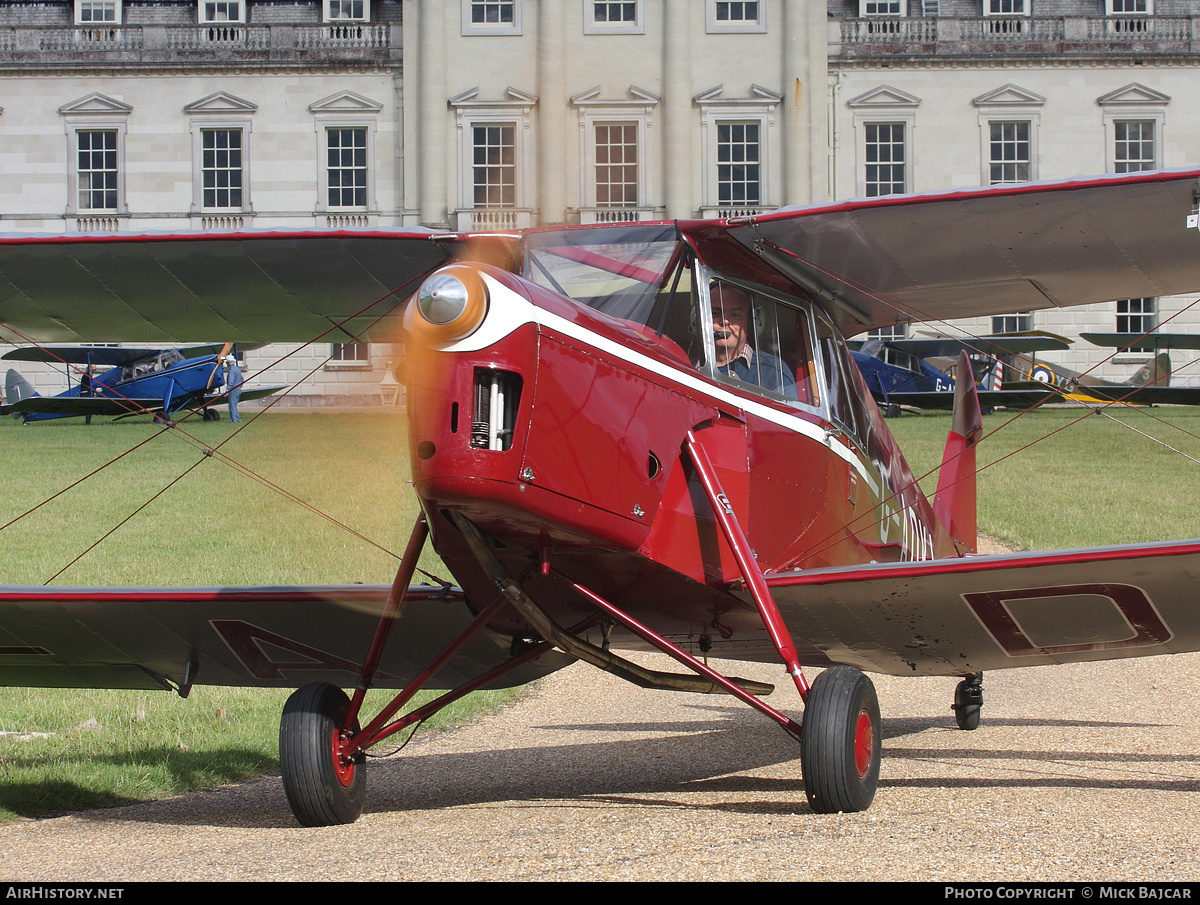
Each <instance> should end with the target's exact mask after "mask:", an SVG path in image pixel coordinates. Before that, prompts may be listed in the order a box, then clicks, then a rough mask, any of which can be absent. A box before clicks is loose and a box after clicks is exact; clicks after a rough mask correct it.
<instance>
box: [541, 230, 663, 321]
mask: <svg viewBox="0 0 1200 905" xmlns="http://www.w3.org/2000/svg"><path fill="white" fill-rule="evenodd" d="M682 253H683V243H682V242H680V241H679V238H678V236H677V235H676V232H675V227H674V226H673V225H671V224H665V225H663V224H653V225H649V224H648V225H640V224H635V225H630V226H613V227H601V228H598V229H564V230H552V231H539V232H532V233H528V234H526V237H525V274H524V275H525V278H526V279H527V280H529V281H530V282H533V283H536V284H538V285H539V286H544V287H546V288H547V289H550V290H551V291H553V292H557V293H558V294H559V295H565V296H568V297H569V298H572V299H575V301H577V302H581V303H582V304H585V305H587V306H589V307H591V308H595V309H596V310H597V311H602V312H604V313H605V314H607V315H610V316H612V317H619V318H622V319H624V320H627V321H634V322H636V323H638V324H643V325H650V324H651V321H652V319H653V318H652V313H653V312H654V309H655V301H656V299H657V298H658V296H659V293H660V292H661V291H662V290H664V289H665V288H669V287H667V286H666V284H667V283H668V281H669V279H670V277H671V274H672V272H673V271H674V270H675V267H676V265H677V263H678V261H679V259H680V257H681V256H682ZM652 326H653V325H652Z"/></svg>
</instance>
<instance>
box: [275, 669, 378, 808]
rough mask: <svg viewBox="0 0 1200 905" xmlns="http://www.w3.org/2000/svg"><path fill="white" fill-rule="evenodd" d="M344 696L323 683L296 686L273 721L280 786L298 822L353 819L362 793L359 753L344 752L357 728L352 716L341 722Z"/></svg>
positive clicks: (346, 700)
mask: <svg viewBox="0 0 1200 905" xmlns="http://www.w3.org/2000/svg"><path fill="white" fill-rule="evenodd" d="M349 708H350V699H349V698H348V697H346V693H345V692H344V691H342V690H341V689H340V688H337V687H336V686H334V685H330V684H329V683H327V682H313V683H311V684H308V685H305V686H304V687H303V688H301V689H299V690H298V691H296V692H295V693H294V694H293V695H292V696H291V697H290V698H288V702H287V704H286V705H284V708H283V719H282V720H281V721H280V723H279V761H280V766H281V768H282V771H283V790H284V792H285V793H286V794H287V800H288V804H289V805H291V807H292V813H294V814H295V815H296V819H297V820H299V821H300V823H301V824H303V825H304V826H334V825H336V824H342V823H353V822H354V821H355V820H357V819H358V816H359V815H360V814H361V813H362V809H363V801H364V800H365V798H366V791H367V774H366V766H365V764H364V759H365V755H364V754H363V753H362V752H359V753H357V754H355V755H353V756H347V755H346V753H345V748H346V743H347V742H348V741H349V740H350V739H351V738H352V737H353V736H354V735H355V734H356V733H357V732H358V729H359V727H358V723H357V721H356V722H354V723H353V724H351V726H348V727H343V722H344V721H345V718H346V712H347V711H348V710H349Z"/></svg>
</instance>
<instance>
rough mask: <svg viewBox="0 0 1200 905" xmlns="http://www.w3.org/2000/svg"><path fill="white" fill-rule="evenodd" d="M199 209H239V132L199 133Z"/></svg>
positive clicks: (228, 130)
mask: <svg viewBox="0 0 1200 905" xmlns="http://www.w3.org/2000/svg"><path fill="white" fill-rule="evenodd" d="M200 170H201V180H202V183H203V184H202V187H201V205H202V206H203V207H204V209H205V210H231V209H232V210H241V208H242V130H241V129H201V130H200Z"/></svg>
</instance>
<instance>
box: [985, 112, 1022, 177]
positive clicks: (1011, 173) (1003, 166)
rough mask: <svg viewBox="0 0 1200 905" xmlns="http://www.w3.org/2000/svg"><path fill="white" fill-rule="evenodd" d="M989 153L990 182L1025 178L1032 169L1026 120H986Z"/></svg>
mask: <svg viewBox="0 0 1200 905" xmlns="http://www.w3.org/2000/svg"><path fill="white" fill-rule="evenodd" d="M989 126H990V131H991V141H990V144H989V147H990V149H991V154H990V156H989V158H988V160H989V164H988V167H989V175H988V180H989V184H990V185H999V184H1001V183H1007V182H1028V181H1029V180H1030V179H1031V178H1033V177H1032V172H1033V156H1032V145H1031V143H1030V140H1029V123H1028V122H1013V123H998V122H993V123H990V124H989Z"/></svg>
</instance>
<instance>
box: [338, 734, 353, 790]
mask: <svg viewBox="0 0 1200 905" xmlns="http://www.w3.org/2000/svg"><path fill="white" fill-rule="evenodd" d="M347 741H349V739H348V738H346V736H345V734H344V733H343V732H342V730H341V729H334V730H333V772H334V774H335V775H336V776H337V778H338V782H340V783H341V784H342V786H343V787H344V788H347V789H348V788H350V786H351V785H352V784H353V783H354V760H353V758H349V757H346V755H345V753H344V752H345V750H346V749H345V745H346V742H347Z"/></svg>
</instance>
